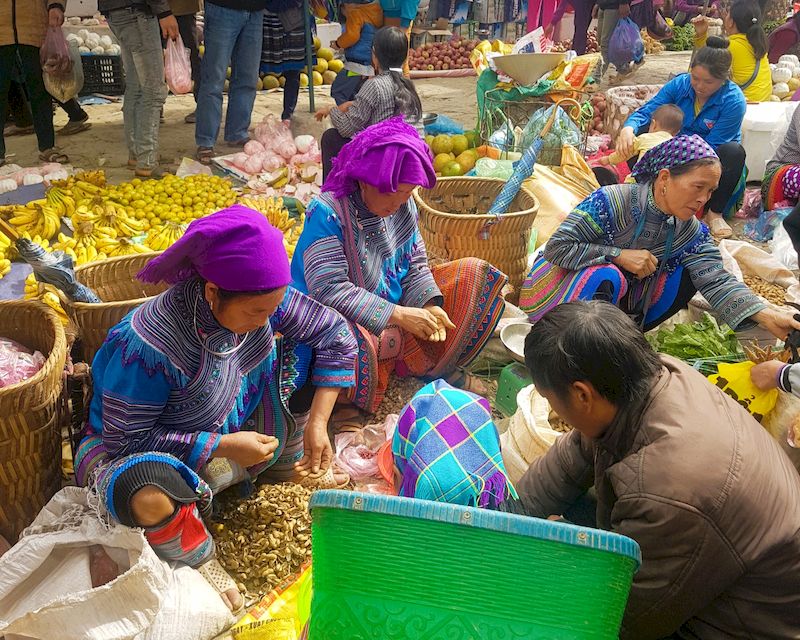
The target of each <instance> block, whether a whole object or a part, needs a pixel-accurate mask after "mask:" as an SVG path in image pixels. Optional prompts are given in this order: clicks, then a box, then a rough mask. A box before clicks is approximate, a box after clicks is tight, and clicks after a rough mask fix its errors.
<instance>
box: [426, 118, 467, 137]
mask: <svg viewBox="0 0 800 640" xmlns="http://www.w3.org/2000/svg"><path fill="white" fill-rule="evenodd" d="M425 133H426V135H430V136H438V135H439V134H447V135H450V136H456V135H460V134H462V133H464V127H462V126H461V125H460V124H458V122H456V121H455V120H453V119H452V118H448V117H447V116H445V115H442V114H439V116H438V117H437V118H436V120H435V121H434V122H432V123H431V124H429V125H428V126H426V127H425Z"/></svg>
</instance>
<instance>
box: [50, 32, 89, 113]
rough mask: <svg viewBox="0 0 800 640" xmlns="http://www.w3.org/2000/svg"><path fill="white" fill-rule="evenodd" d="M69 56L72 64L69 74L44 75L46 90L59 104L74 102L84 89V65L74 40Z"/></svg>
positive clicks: (71, 43) (70, 45) (70, 44)
mask: <svg viewBox="0 0 800 640" xmlns="http://www.w3.org/2000/svg"><path fill="white" fill-rule="evenodd" d="M69 56H70V58H71V59H72V64H71V65H70V69H69V71H68V72H66V73H61V74H51V73H45V74H43V79H44V88H45V89H47V93H49V94H50V95H51V96H53V97H54V98H55V99H56V100H58V101H59V102H67V101H69V100H72V98H74V97H75V96H77V95H78V93H80V90H81V89H83V63H82V62H81V54H80V52H79V51H78V45H77V43H76V42H75V41H74V40H73V41H72V42H70V43H69Z"/></svg>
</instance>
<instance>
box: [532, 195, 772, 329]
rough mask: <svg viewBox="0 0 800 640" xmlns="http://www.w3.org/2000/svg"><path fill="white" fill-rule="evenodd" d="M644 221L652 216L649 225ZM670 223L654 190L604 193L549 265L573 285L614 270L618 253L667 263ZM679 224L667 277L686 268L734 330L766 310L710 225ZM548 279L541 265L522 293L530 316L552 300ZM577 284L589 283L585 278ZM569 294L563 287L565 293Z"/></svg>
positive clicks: (587, 206)
mask: <svg viewBox="0 0 800 640" xmlns="http://www.w3.org/2000/svg"><path fill="white" fill-rule="evenodd" d="M642 215H644V216H646V217H645V219H644V221H642V220H641V216H642ZM668 219H669V218H668V216H667V215H666V214H664V213H663V212H662V211H660V210H659V209H658V207H657V206H656V205H655V201H654V199H653V195H652V189H651V186H650V184H647V183H645V184H641V185H630V184H624V185H615V186H611V187H603V188H602V189H598V190H597V191H595V192H594V193H593V194H592V195H590V196H589V197H588V198H587V199H586V200H584V201H583V202H582V203H581V204H579V205H578V207H577V208H576V209H575V210H574V211H573V212H572V213H570V214H569V216H567V219H566V220H565V221H564V222H563V223H562V224H561V226H560V227H559V228H558V229H557V230H556V233H555V234H554V235H553V237H552V238H551V239H550V240H549V241H548V243H547V246H546V248H545V252H544V260H546V261H547V262H549V263H551V264H553V265H555V266H557V267H561V268H562V269H563V270H564V272H563V276H564V277H565V278H569V279H572V278H573V273H574V272H579V271H580V272H582V271H584V270H585V269H588V268H590V267H596V266H608V265H609V264H610V263H611V260H612V259H613V258H612V256H613V251H614V249H615V248H618V249H647V250H648V251H650V252H651V253H652V254H653V255H654V256H655V257H656V259H658V260H659V261H662V260H664V258H665V256H664V253H665V248H666V247H665V244H666V236H667V230H668V226H669V225H668V224H667V223H668ZM640 223H641V229H640V230H638V231H637V228H639V227H640ZM674 224H675V233H674V242H673V246H672V250H671V251H670V256H669V257H668V259H667V262H666V265H665V268H664V273H666V274H667V275H668V276H669V275H671V274H673V273H675V272H676V271H677V269H678V267H680V266H682V267H684V268H685V269H686V270H687V271H688V273H689V276H690V278H691V280H692V283H693V284H694V286H695V287H696V288H697V290H698V291H699V292H700V293H701V294H702V295H703V297H705V299H706V300H707V301H708V303H709V304H710V305H711V306H712V307H713V308H714V309H715V310H716V311H717V312H718V313H719V315H720V317H721V319H722V320H723V322H725V323H726V324H728V325H729V326H731V327H733V328H736V327H737V326H739V324H741V323H742V322H743V321H744V320H746V319H747V318H749V317H750V316H752V315H753V314H755V313H757V312H758V311H760V310H761V309H763V308H764V304H763V303H762V302H761V301H760V299H759V298H758V297H757V296H756V295H755V294H753V293H752V292H751V291H750V289H748V288H747V287H746V286H745V285H744V284H742V283H740V282H738V281H737V280H736V278H734V277H733V276H732V275H731V274H729V273H728V272H726V271H725V269H724V268H723V266H722V256H721V255H720V253H719V249H717V247H716V245H715V244H714V243H713V242H712V241H711V239H710V237H709V234H708V229H707V227H706V226H705V225H703V224H701V223H700V222H699V221H698V220H697V219H696V218H692V219H690V220H687V221H681V220H677V219H675V223H674ZM542 273H543V271H542V265H541V264H537V265H535V267H534V272H532V273H531V274H529V277H528V278H527V279H526V281H525V283H524V284H523V287H522V291H521V294H520V296H521V298H522V299H525V300H526V302H525V306H523V307H522V308H523V309H524V310H525V311H527V312H529V313H530V312H534V313H538V311H537V309H539V308H540V307H541V304H542V299H541V298H542V295H551V291H552V284H550V285H546V286H542V285H540V284H539V282H538V280H539V279H540V277H541V275H542ZM550 277H552V274H550V273H549V272H548V278H550ZM625 277H626V279H627V281H628V285H629V286H630V285H631V284H632V283H633V280H634V277H633V276H632V275H630V274H627V273H626V274H625ZM577 281H583V280H581V277H579V278H578V280H577ZM567 288H568V287H567ZM564 289H565V287H564V286H560V290H564Z"/></svg>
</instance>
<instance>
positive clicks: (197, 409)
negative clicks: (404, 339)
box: [75, 205, 356, 610]
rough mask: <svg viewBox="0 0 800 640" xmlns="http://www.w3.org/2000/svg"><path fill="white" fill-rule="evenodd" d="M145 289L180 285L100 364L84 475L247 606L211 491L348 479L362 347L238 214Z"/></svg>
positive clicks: (133, 321) (193, 237)
mask: <svg viewBox="0 0 800 640" xmlns="http://www.w3.org/2000/svg"><path fill="white" fill-rule="evenodd" d="M139 279H140V280H142V281H144V282H150V283H158V282H167V283H169V284H171V285H172V287H171V288H170V289H169V290H167V291H166V292H165V293H163V294H161V295H159V296H157V297H156V298H154V299H152V300H150V301H148V302H146V303H145V304H143V305H142V306H141V307H139V308H137V309H135V310H134V311H132V312H131V313H129V314H128V315H127V316H126V317H125V318H124V319H123V320H122V322H120V323H119V324H118V325H117V326H115V327H114V328H113V329H111V331H110V332H109V334H108V338H107V340H106V342H105V344H104V345H103V347H102V348H101V349H100V351H99V352H98V353H97V356H96V357H95V359H94V362H93V364H92V373H93V378H94V397H93V398H92V403H91V407H90V415H89V420H88V422H87V425H86V432H85V437H84V439H83V440H82V442H81V445H80V447H79V449H78V452H77V455H76V460H75V463H76V478H77V480H78V482H79V483H80V484H83V485H89V486H93V487H95V488H96V489H97V491H98V493H99V495H100V498H101V501H102V502H103V504H104V505H105V507H106V509H107V510H108V512H109V513H110V515H111V516H112V517H113V518H114V519H115V520H117V521H118V522H120V523H122V524H124V525H127V526H132V527H144V530H145V535H146V536H147V539H148V541H149V542H150V544H151V546H152V547H153V548H154V549H155V551H156V553H157V554H158V555H159V556H160V557H162V558H164V559H165V560H169V561H179V562H183V563H185V564H188V565H190V566H192V567H196V568H197V569H198V570H200V571H201V573H203V574H204V575H205V576H206V578H207V579H208V580H209V582H211V584H212V585H213V586H215V587H216V588H217V589H218V591H219V592H220V593H221V594H222V595H223V600H225V602H226V604H228V606H229V607H230V608H231V609H233V610H236V609H238V608H240V607H241V604H242V598H241V596H240V595H239V593H238V590H237V589H236V584H235V583H234V582H233V581H232V580H231V578H230V577H229V576H228V575H227V574H226V573H225V571H224V569H222V567H221V566H220V565H219V563H218V562H217V561H216V560H215V559H214V542H213V540H212V539H211V536H210V535H209V533H208V531H207V529H206V527H205V525H204V524H203V521H202V516H204V515H208V512H209V511H210V507H211V498H212V491H214V490H221V489H224V488H225V487H226V486H230V485H231V484H234V483H236V482H239V481H245V482H248V481H250V480H254V479H255V478H256V477H257V476H259V475H260V474H261V473H262V472H264V471H267V470H269V472H270V474H271V475H272V478H274V479H276V480H290V479H294V478H298V477H299V478H301V480H300V481H301V483H303V484H309V485H313V486H318V487H319V486H322V487H324V488H331V487H334V486H337V485H338V484H341V483H342V482H346V481H347V478H342V477H339V478H338V481H337V478H336V477H335V476H334V474H333V470H332V467H331V459H332V452H331V444H330V441H329V439H328V433H327V424H328V420H329V418H330V415H331V412H332V410H333V407H334V405H335V403H336V399H337V398H338V396H339V393H340V391H341V390H342V389H343V388H348V387H352V386H353V383H354V363H355V358H356V342H355V338H354V336H353V334H352V332H351V331H350V328H349V327H348V325H347V323H346V322H345V321H344V320H343V319H342V317H341V316H340V315H339V314H337V313H336V312H335V311H332V310H330V309H328V308H327V307H324V306H323V305H322V304H320V303H319V302H316V301H315V300H312V299H311V298H309V297H307V296H305V295H303V294H302V293H300V292H298V291H297V290H296V289H294V288H292V287H290V286H288V285H289V284H290V280H291V277H290V272H289V260H288V257H287V255H286V251H285V249H284V246H283V235H282V234H281V232H280V231H278V230H277V229H275V228H274V227H272V226H270V224H269V223H268V222H267V221H266V219H265V218H264V216H263V215H261V214H260V213H258V212H256V211H253V210H252V209H248V208H246V207H243V206H241V205H235V206H233V207H230V208H228V209H225V210H223V211H220V212H218V213H215V214H213V215H211V216H208V217H207V218H202V219H200V220H196V221H195V222H193V223H192V224H191V225H189V228H188V229H187V230H186V233H185V234H184V236H183V237H182V238H181V239H180V240H179V241H178V242H176V243H175V244H174V245H173V246H172V247H170V248H169V249H167V250H166V251H165V252H164V253H163V254H162V255H160V256H159V257H157V258H155V259H154V260H152V261H151V262H150V263H149V264H148V265H147V267H145V268H144V269H143V270H142V272H141V273H139ZM277 334H280V336H281V337H280V338H278V337H276V336H277Z"/></svg>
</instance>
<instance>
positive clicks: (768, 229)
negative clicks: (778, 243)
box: [744, 208, 792, 242]
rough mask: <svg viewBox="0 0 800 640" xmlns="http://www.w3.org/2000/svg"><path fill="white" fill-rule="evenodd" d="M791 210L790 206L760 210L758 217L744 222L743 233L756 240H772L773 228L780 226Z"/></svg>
mask: <svg viewBox="0 0 800 640" xmlns="http://www.w3.org/2000/svg"><path fill="white" fill-rule="evenodd" d="M791 211H792V210H791V208H783V209H773V210H772V211H762V212H761V215H759V216H758V218H756V219H755V220H750V221H748V222H746V223H745V225H744V235H746V236H747V237H748V238H750V239H751V240H755V241H756V242H769V241H770V240H772V236H773V234H774V233H775V228H776V227H778V226H780V224H781V222H783V220H784V218H786V216H788V215H789V213H791Z"/></svg>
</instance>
